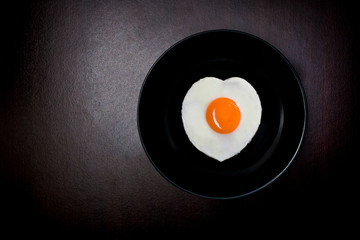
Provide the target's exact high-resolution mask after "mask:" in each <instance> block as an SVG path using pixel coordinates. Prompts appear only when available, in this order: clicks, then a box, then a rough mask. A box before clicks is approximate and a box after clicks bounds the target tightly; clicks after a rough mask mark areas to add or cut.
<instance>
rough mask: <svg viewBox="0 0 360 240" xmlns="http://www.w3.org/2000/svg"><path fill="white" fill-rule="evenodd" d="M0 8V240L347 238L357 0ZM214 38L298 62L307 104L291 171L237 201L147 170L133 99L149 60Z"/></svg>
mask: <svg viewBox="0 0 360 240" xmlns="http://www.w3.org/2000/svg"><path fill="white" fill-rule="evenodd" d="M3 11H4V12H5V13H7V14H4V15H3V16H2V21H1V22H2V30H1V31H2V38H3V40H4V41H5V42H4V43H3V44H2V55H1V56H2V58H3V61H2V62H3V63H4V62H5V63H4V64H3V71H2V72H3V74H2V78H1V83H0V84H1V85H0V86H1V88H0V89H1V92H0V177H1V178H0V180H1V182H0V187H1V190H0V191H1V193H0V194H1V200H0V212H1V214H0V218H1V222H2V223H1V225H0V229H1V234H10V235H11V236H12V237H13V238H16V237H19V236H21V235H23V234H26V236H37V237H40V238H42V237H43V238H46V239H54V238H56V237H59V238H62V239H64V238H65V237H67V238H69V237H70V238H72V237H80V238H85V237H94V238H99V239H104V238H105V237H109V238H110V237H114V238H116V237H123V236H129V235H133V234H142V233H146V234H154V235H156V236H160V235H165V236H168V237H171V236H174V235H178V234H181V233H184V234H190V233H191V234H192V233H194V232H197V233H200V234H209V233H210V234H215V233H224V234H225V233H231V234H233V233H237V234H241V235H243V234H244V233H252V234H254V233H255V234H256V233H269V232H275V233H277V232H279V233H285V232H284V230H285V229H291V230H294V231H292V232H291V231H289V232H288V233H290V232H291V233H296V234H297V233H300V232H303V233H306V232H311V231H313V230H318V232H319V233H321V234H323V233H327V234H329V233H331V234H332V233H333V232H340V233H350V232H351V231H352V230H354V227H355V225H353V224H354V222H353V221H350V220H351V219H354V218H353V217H355V219H356V216H354V215H355V203H356V201H355V194H356V193H357V192H358V184H357V182H358V177H357V176H358V174H356V172H355V171H356V169H355V163H356V162H357V161H358V160H356V159H357V149H358V147H357V144H356V142H358V141H356V140H357V138H358V136H359V127H358V124H359V113H358V111H359V106H358V104H359V97H358V94H359V46H358V43H359V37H358V33H359V31H358V30H359V29H358V27H356V22H355V20H356V19H357V15H356V14H357V13H356V6H355V3H354V4H345V3H343V1H326V2H323V1H230V0H229V1H215V0H214V1H67V0H65V1H27V2H26V3H22V2H21V1H20V2H19V1H14V2H12V3H11V4H10V5H9V6H7V7H6V8H4V9H3ZM211 29H235V30H240V31H244V32H248V33H250V34H253V35H256V36H258V37H260V38H262V39H264V40H265V41H268V42H269V43H270V44H272V45H273V46H274V47H276V48H277V49H278V50H279V51H280V52H282V53H283V54H284V55H285V56H286V57H287V58H288V60H289V61H290V63H291V64H292V65H293V66H294V68H295V70H296V71H297V72H298V74H299V76H300V79H301V82H302V84H303V87H304V89H305V93H306V96H307V103H308V124H307V129H306V134H305V138H304V142H303V145H302V147H301V148H300V151H299V152H298V155H297V156H296V158H295V159H294V161H293V163H292V164H291V165H290V167H289V168H288V170H287V171H286V172H285V173H284V174H283V175H282V176H281V177H280V178H279V179H277V180H276V181H275V182H274V183H273V184H271V185H269V186H268V187H266V188H264V189H262V190H261V191H259V192H256V193H254V194H252V195H249V196H247V197H244V198H240V199H233V200H211V199H204V198H200V197H197V196H193V195H191V194H189V193H186V192H184V191H182V190H180V189H177V188H176V187H174V186H173V185H172V184H170V183H169V182H167V181H166V180H165V179H164V178H162V177H161V176H160V174H159V173H158V172H157V171H156V170H155V168H154V167H153V166H152V165H151V163H150V162H149V160H148V159H147V157H146V154H145V152H144V150H143V148H142V146H141V142H140V139H139V135H138V131H137V125H136V114H137V103H138V96H139V91H140V88H141V85H142V83H143V81H144V79H145V76H146V74H147V72H148V71H149V70H150V68H151V66H152V65H153V64H154V62H155V61H156V59H157V58H158V57H159V56H160V55H161V54H162V53H163V52H164V51H165V50H166V49H168V48H169V47H170V46H171V45H173V44H174V43H176V42H177V41H179V40H181V39H183V38H184V37H187V36H189V35H191V34H194V33H197V32H201V31H205V30H211ZM265 229H267V230H266V231H265ZM254 230H255V231H254ZM13 238H12V239H13Z"/></svg>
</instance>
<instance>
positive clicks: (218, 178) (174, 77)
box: [138, 30, 307, 198]
mask: <svg viewBox="0 0 360 240" xmlns="http://www.w3.org/2000/svg"><path fill="white" fill-rule="evenodd" d="M208 76H212V77H217V78H220V79H223V80H225V79H227V78H229V77H241V78H244V79H246V80H247V81H248V82H249V83H250V84H251V85H252V86H253V87H254V88H255V89H256V91H257V93H258V94H259V97H260V100H261V104H262V108H263V112H262V118H261V123H260V126H259V129H258V131H257V133H256V135H255V136H254V138H253V139H252V141H251V142H250V143H249V145H248V146H246V147H245V148H244V149H243V150H242V151H241V152H240V153H239V154H238V155H235V156H234V157H232V158H230V159H228V160H226V161H224V162H218V161H217V160H214V159H212V158H210V157H208V156H206V155H205V154H203V153H202V152H200V151H198V150H197V149H196V148H195V147H194V146H193V145H192V144H191V142H190V141H189V139H188V137H187V135H186V133H185V130H184V128H183V124H182V120H181V105H182V101H183V99H184V97H185V94H186V92H187V91H188V89H189V88H190V87H191V85H192V84H193V83H194V82H196V81H198V80H199V79H201V78H203V77H208ZM306 112H307V110H306V100H305V94H304V91H303V88H302V86H301V83H300V81H299V78H298V76H297V74H296V73H295V71H294V69H293V68H292V66H291V65H290V63H289V62H288V61H287V60H286V58H285V57H284V56H283V55H282V54H281V53H280V52H279V51H278V50H276V49H275V48H274V47H273V46H271V45H270V44H269V43H267V42H265V41H263V40H261V39H259V38H258V37H255V36H252V35H250V34H247V33H243V32H239V31H230V30H214V31H207V32H202V33H198V34H195V35H192V36H190V37H187V38H185V39H184V40H181V41H180V42H178V43H176V44H175V45H173V46H172V47H171V48H170V49H169V50H167V51H166V52H165V53H164V54H163V55H162V56H161V57H160V58H159V59H158V60H157V62H156V63H155V64H154V66H153V67H152V68H151V70H150V72H149V73H148V75H147V77H146V79H145V81H144V83H143V86H142V89H141V92H140V97H139V105H138V130H139V134H140V139H141V142H142V145H143V147H144V149H145V151H146V153H147V155H148V157H149V159H150V160H151V162H152V163H153V165H154V166H155V167H156V169H157V170H158V171H159V172H160V173H161V174H162V175H163V176H164V177H165V178H166V179H167V180H169V181H170V182H171V183H173V184H174V185H176V186H177V187H179V188H181V189H183V190H185V191H188V192H191V193H193V194H196V195H199V196H203V197H209V198H234V197H240V196H244V195H247V194H249V193H252V192H254V191H257V190H259V189H261V188H263V187H264V186H266V185H268V184H269V183H271V182H272V181H274V180H275V179H276V178H277V177H278V176H279V175H280V174H281V173H282V172H283V171H284V170H285V169H286V168H287V167H288V166H289V164H290V163H291V161H292V160H293V158H294V157H295V155H296V153H297V151H298V149H299V147H300V145H301V142H302V139H303V135H304V131H305V125H306Z"/></svg>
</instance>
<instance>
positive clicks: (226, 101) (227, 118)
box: [206, 97, 241, 134]
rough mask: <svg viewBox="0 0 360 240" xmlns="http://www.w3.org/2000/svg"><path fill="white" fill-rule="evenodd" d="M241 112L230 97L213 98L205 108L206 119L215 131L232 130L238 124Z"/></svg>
mask: <svg viewBox="0 0 360 240" xmlns="http://www.w3.org/2000/svg"><path fill="white" fill-rule="evenodd" d="M240 118H241V113H240V109H239V107H238V105H237V104H236V103H235V102H234V101H233V100H232V99H230V98H226V97H221V98H217V99H215V100H213V101H212V102H211V103H210V104H209V106H208V108H207V110H206V121H207V123H208V124H209V126H210V127H211V129H212V130H214V131H215V132H217V133H221V134H227V133H231V132H233V131H234V130H235V129H236V128H237V127H238V125H239V123H240Z"/></svg>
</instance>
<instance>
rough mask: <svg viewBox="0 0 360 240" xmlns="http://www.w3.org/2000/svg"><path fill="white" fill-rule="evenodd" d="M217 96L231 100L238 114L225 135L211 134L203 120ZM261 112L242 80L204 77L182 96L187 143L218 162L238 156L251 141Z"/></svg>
mask: <svg viewBox="0 0 360 240" xmlns="http://www.w3.org/2000/svg"><path fill="white" fill-rule="evenodd" d="M219 97H227V98H230V99H232V100H234V101H235V102H236V104H237V105H238V106H239V108H240V112H241V120H240V123H239V125H238V127H237V128H236V129H235V130H234V131H233V132H231V133H228V134H221V133H217V132H215V131H214V130H212V129H211V127H210V126H209V125H208V123H207V121H206V110H207V107H208V105H209V104H210V102H212V101H213V100H214V99H216V98H219ZM261 112H262V108H261V102H260V98H259V96H258V94H257V92H256V90H255V89H254V88H253V87H252V86H251V85H250V83H248V82H247V81H246V80H244V79H242V78H239V77H232V78H228V79H226V80H224V81H223V80H220V79H218V78H215V77H205V78H202V79H200V80H199V81H197V82H195V83H194V84H193V85H192V86H191V88H190V89H189V90H188V92H187V93H186V95H185V98H184V100H183V104H182V109H181V116H182V121H183V125H184V129H185V132H186V134H187V136H188V138H189V140H190V142H191V143H192V144H193V145H194V146H195V147H196V148H197V149H198V150H199V151H201V152H203V153H205V154H206V155H208V156H210V157H212V158H214V159H216V160H218V161H220V162H222V161H224V160H226V159H229V158H231V157H233V156H234V155H236V154H238V153H239V152H240V151H241V150H243V149H244V148H245V147H246V145H247V144H248V143H249V142H250V141H251V139H252V138H253V137H254V135H255V133H256V132H257V130H258V128H259V125H260V121H261Z"/></svg>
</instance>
